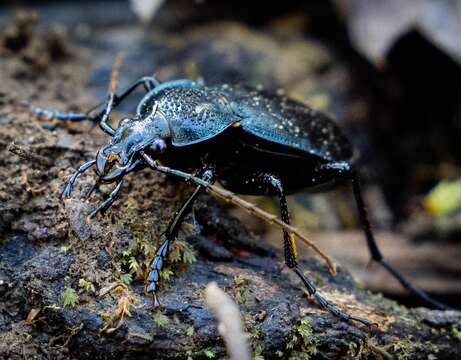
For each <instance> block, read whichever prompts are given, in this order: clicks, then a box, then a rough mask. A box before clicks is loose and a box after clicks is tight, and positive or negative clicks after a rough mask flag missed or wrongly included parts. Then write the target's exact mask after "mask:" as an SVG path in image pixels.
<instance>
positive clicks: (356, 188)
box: [315, 162, 452, 310]
mask: <svg viewBox="0 0 461 360" xmlns="http://www.w3.org/2000/svg"><path fill="white" fill-rule="evenodd" d="M315 171H316V173H317V175H318V176H317V177H316V178H317V179H319V178H321V177H324V176H328V177H329V178H336V179H341V178H343V179H350V181H351V182H352V190H353V193H354V197H355V202H356V204H357V210H358V213H359V218H360V221H361V223H362V228H363V232H364V234H365V239H366V241H367V246H368V250H369V252H370V255H371V259H372V260H374V261H376V262H377V263H379V264H380V265H381V266H382V267H383V268H384V269H386V271H387V272H389V274H391V275H392V276H393V277H394V278H395V279H397V280H398V281H399V282H400V284H401V285H402V286H403V287H404V288H405V289H407V290H408V291H410V292H411V293H413V294H414V295H416V296H417V297H418V298H420V299H421V300H422V301H424V302H425V303H426V304H428V305H430V306H433V307H435V308H437V309H440V310H450V309H452V308H451V307H449V306H448V305H445V304H443V303H441V302H439V301H437V300H435V299H433V298H432V297H430V296H429V295H428V294H427V293H426V292H424V291H422V290H420V289H418V288H416V287H415V286H414V285H413V284H411V283H410V282H409V281H408V280H407V279H405V278H404V277H403V276H402V275H401V274H400V273H399V272H398V271H397V270H396V269H395V268H394V267H393V266H392V265H390V264H389V263H388V262H387V261H386V260H385V259H384V257H383V255H382V253H381V251H380V250H379V247H378V244H377V243H376V240H375V237H374V235H373V231H372V230H371V225H370V221H369V220H368V215H367V209H366V206H365V202H364V200H363V196H362V190H361V187H360V181H359V177H358V175H357V172H356V171H355V170H354V169H352V168H351V166H350V164H348V163H347V162H338V163H327V164H322V165H320V166H318V167H317V168H316V170H315Z"/></svg>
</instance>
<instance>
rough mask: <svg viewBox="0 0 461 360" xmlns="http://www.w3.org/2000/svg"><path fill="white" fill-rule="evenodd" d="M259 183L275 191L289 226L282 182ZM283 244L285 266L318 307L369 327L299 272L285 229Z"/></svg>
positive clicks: (274, 179) (292, 241) (269, 179)
mask: <svg viewBox="0 0 461 360" xmlns="http://www.w3.org/2000/svg"><path fill="white" fill-rule="evenodd" d="M257 180H259V181H261V180H262V181H263V182H264V183H265V184H266V186H268V187H269V188H270V189H272V190H275V191H276V193H277V194H278V196H279V201H280V212H281V218H282V220H283V222H285V223H287V224H289V223H290V215H289V211H288V204H287V201H286V197H285V191H284V190H283V185H282V181H281V180H280V179H279V178H278V177H276V176H274V175H263V176H259V177H258V178H257ZM283 244H284V253H285V264H286V265H287V266H288V267H289V268H290V269H291V270H293V271H294V272H295V274H296V275H298V276H299V277H300V279H301V281H302V282H303V284H304V286H305V287H306V289H307V292H308V293H309V295H311V296H314V297H315V299H316V300H317V301H318V303H319V304H320V306H322V307H323V308H324V309H326V310H328V311H329V312H331V313H332V314H333V315H335V316H337V317H339V318H342V319H345V320H353V321H358V322H360V323H362V324H364V325H367V326H371V325H373V323H372V322H371V321H370V320H367V319H365V318H362V317H359V316H354V315H350V314H348V313H346V312H344V311H342V310H340V309H339V308H338V307H337V306H336V305H334V304H332V303H330V302H329V301H328V300H327V299H325V297H324V296H323V295H322V294H320V293H319V292H318V291H317V289H316V288H315V286H314V284H312V282H310V281H309V280H308V279H307V277H306V276H305V275H304V273H303V272H302V271H301V270H300V268H299V266H298V262H297V250H296V242H295V238H294V237H293V236H292V235H291V234H289V233H288V232H287V231H286V230H285V229H284V230H283Z"/></svg>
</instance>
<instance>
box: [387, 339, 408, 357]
mask: <svg viewBox="0 0 461 360" xmlns="http://www.w3.org/2000/svg"><path fill="white" fill-rule="evenodd" d="M392 350H393V351H394V353H395V356H396V357H397V359H398V360H408V359H411V357H412V343H411V342H410V341H409V340H402V341H398V342H396V343H395V344H394V345H393V346H392Z"/></svg>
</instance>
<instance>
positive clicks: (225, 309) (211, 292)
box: [205, 282, 251, 360]
mask: <svg viewBox="0 0 461 360" xmlns="http://www.w3.org/2000/svg"><path fill="white" fill-rule="evenodd" d="M205 301H206V303H207V305H208V307H209V308H210V309H211V311H213V313H214V314H215V315H216V317H217V318H218V321H219V326H218V330H219V333H220V334H221V336H222V337H223V338H224V341H225V343H226V348H227V352H228V354H229V359H230V360H250V359H251V357H250V352H249V350H248V344H247V341H246V336H245V333H244V332H243V328H242V320H241V318H240V312H239V309H238V307H237V305H236V304H235V303H234V301H232V299H231V298H230V297H229V295H227V294H226V293H225V292H224V291H222V290H221V289H220V288H219V287H218V285H217V284H216V283H215V282H212V283H210V284H208V286H207V287H206V289H205Z"/></svg>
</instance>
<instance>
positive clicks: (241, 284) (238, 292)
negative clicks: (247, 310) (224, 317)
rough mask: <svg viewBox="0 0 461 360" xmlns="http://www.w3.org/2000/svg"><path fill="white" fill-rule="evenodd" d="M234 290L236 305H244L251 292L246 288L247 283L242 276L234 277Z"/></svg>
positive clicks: (248, 299)
mask: <svg viewBox="0 0 461 360" xmlns="http://www.w3.org/2000/svg"><path fill="white" fill-rule="evenodd" d="M234 290H235V301H236V302H237V304H245V303H247V302H248V301H250V298H251V291H250V289H249V288H248V281H247V280H246V279H245V278H244V277H243V276H241V275H237V276H234Z"/></svg>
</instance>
